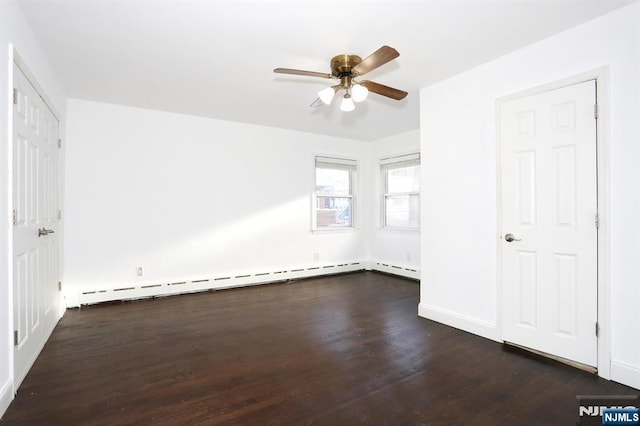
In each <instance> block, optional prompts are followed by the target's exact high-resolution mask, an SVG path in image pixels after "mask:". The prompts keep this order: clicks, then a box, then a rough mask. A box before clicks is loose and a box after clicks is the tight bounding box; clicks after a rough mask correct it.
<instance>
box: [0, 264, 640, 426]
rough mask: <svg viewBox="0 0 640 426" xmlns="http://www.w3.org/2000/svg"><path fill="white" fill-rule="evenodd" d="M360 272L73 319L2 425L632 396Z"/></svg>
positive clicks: (444, 411) (448, 413) (539, 410)
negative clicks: (475, 331)
mask: <svg viewBox="0 0 640 426" xmlns="http://www.w3.org/2000/svg"><path fill="white" fill-rule="evenodd" d="M418 302H419V286H418V284H417V283H416V282H414V281H410V280H405V279H401V278H397V277H392V276H389V275H384V274H379V273H373V272H363V273H354V274H347V275H339V276H332V277H323V278H315V279H308V280H301V281H293V282H288V283H280V284H272V285H263V286H256V287H250V288H241V289H233V290H224V291H216V292H208V293H199V294H191V295H184V296H176V297H168V298H159V299H149V300H143V301H136V302H125V303H117V304H108V305H97V306H91V307H83V308H82V309H79V310H69V311H67V313H66V314H65V316H64V317H63V318H62V320H61V321H60V323H59V325H58V326H57V328H56V329H55V331H54V333H53V335H52V336H51V339H50V340H49V342H48V343H47V345H46V346H45V348H44V350H43V352H42V354H41V356H40V357H39V358H38V360H37V361H36V363H35V365H34V367H33V368H32V370H31V371H30V372H29V374H28V376H27V377H26V379H25V380H24V382H23V384H22V386H21V388H20V389H19V391H18V395H17V397H16V399H15V400H14V401H13V402H12V404H11V406H10V407H9V409H8V410H7V412H6V413H5V416H4V417H3V419H2V422H1V423H2V425H5V424H6V425H13V424H16V425H18V424H19V425H22V424H24V425H37V424H61V425H62V424H64V425H76V424H77V425H114V424H123V425H124V424H154V425H155V424H158V425H176V424H225V423H226V424H247V425H256V424H274V425H275V424H284V425H288V424H295V425H300V424H327V425H337V424H431V425H440V424H443V425H444V424H447V425H448V424H460V425H462V424H464V425H468V424H475V425H483V424H487V425H493V424H498V423H500V424H520V425H527V424H545V425H554V424H559V425H561V424H575V421H576V407H577V405H576V402H575V401H576V395H579V394H588V395H599V394H609V395H611V394H615V395H627V394H633V395H635V394H637V393H638V392H637V391H635V390H633V389H631V388H628V387H625V386H622V385H619V384H616V383H613V382H609V381H606V380H603V379H600V378H598V377H597V376H595V375H591V374H589V373H586V372H583V371H580V370H577V369H574V368H571V367H567V366H564V365H561V364H558V363H555V362H550V361H545V360H541V359H540V358H537V357H533V356H529V355H525V354H522V353H520V352H514V351H510V350H505V348H503V347H502V345H500V344H498V343H495V342H492V341H489V340H486V339H483V338H480V337H477V336H474V335H471V334H468V333H465V332H463V331H460V330H456V329H453V328H450V327H446V326H444V325H441V324H438V323H435V322H432V321H429V320H426V319H423V318H419V317H417V315H416V311H417V305H418Z"/></svg>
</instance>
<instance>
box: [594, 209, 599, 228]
mask: <svg viewBox="0 0 640 426" xmlns="http://www.w3.org/2000/svg"><path fill="white" fill-rule="evenodd" d="M595 223H596V229H598V228H600V215H599V214H598V212H596V217H595Z"/></svg>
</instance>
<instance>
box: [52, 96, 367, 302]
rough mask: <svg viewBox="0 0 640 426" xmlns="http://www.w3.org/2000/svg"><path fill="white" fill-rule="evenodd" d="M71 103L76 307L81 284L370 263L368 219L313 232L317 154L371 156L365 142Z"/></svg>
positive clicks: (70, 254)
mask: <svg viewBox="0 0 640 426" xmlns="http://www.w3.org/2000/svg"><path fill="white" fill-rule="evenodd" d="M67 109H68V117H69V126H68V146H67V168H66V181H67V189H66V190H67V193H66V200H65V215H66V222H67V228H66V240H65V250H66V257H65V259H66V261H65V277H64V287H65V295H66V296H67V297H68V300H67V303H68V304H69V305H75V301H74V295H75V294H77V292H78V291H80V290H91V289H99V288H115V287H122V286H127V285H131V284H144V283H164V282H167V281H172V280H192V279H206V278H210V277H212V276H215V275H217V274H221V273H222V274H225V273H246V272H249V273H251V272H260V270H261V269H266V270H267V271H270V270H273V269H274V268H285V269H286V268H288V267H297V266H306V265H313V264H325V263H335V262H345V261H363V260H366V259H365V257H366V249H365V238H364V233H365V231H364V221H363V220H359V221H358V228H357V229H356V230H355V231H347V232H344V231H343V232H333V233H312V232H311V203H312V193H313V190H314V163H313V161H314V154H329V155H337V156H346V157H352V158H356V159H358V160H359V161H360V165H362V164H363V162H365V160H366V156H367V149H368V147H367V144H366V143H363V142H356V141H352V140H346V139H336V138H329V137H324V136H319V135H312V134H306V133H301V132H295V131H288V130H282V129H275V128H268V127H262V126H252V125H247V124H241V123H233V122H227V121H220V120H213V119H206V118H200V117H193V116H185V115H179V114H173V113H165V112H158V111H151V110H144V109H138V108H130V107H124V106H116V105H109V104H101V103H95V102H88V101H82V100H77V99H71V100H69V102H68V108H67ZM358 185H359V187H358V195H362V194H363V193H364V191H365V189H364V188H366V187H367V186H368V185H369V182H367V181H366V180H365V179H362V178H361V179H359V180H358ZM364 200H366V197H363V199H362V200H360V198H358V201H357V202H358V205H357V207H360V209H358V210H357V211H359V213H356V214H357V215H358V216H357V217H356V220H358V219H362V217H363V216H362V215H363V214H364V209H363V208H362V207H363V206H364ZM314 253H318V254H319V260H318V261H317V262H316V261H314V257H313V254H314ZM138 265H141V266H143V267H144V275H143V277H137V276H136V266H138Z"/></svg>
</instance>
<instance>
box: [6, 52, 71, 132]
mask: <svg viewBox="0 0 640 426" xmlns="http://www.w3.org/2000/svg"><path fill="white" fill-rule="evenodd" d="M9 50H10V51H12V52H13V63H15V64H16V65H17V66H18V68H20V70H21V71H22V72H23V73H24V75H25V77H27V80H29V83H31V85H32V86H33V88H34V89H36V92H38V95H39V96H40V98H41V99H42V101H43V102H44V103H45V105H46V106H47V108H49V110H50V111H51V113H52V114H53V116H54V117H55V118H56V120H58V123H59V122H60V121H61V120H60V113H59V112H58V110H57V109H56V107H55V105H54V104H53V102H52V101H51V99H50V98H49V96H47V92H46V91H45V90H44V89H43V88H42V86H41V85H40V84H39V83H38V80H37V79H36V78H35V76H34V75H33V73H32V72H31V70H29V67H28V66H27V64H26V62H25V61H24V60H23V59H22V57H21V56H20V54H19V53H18V51H17V50H16V49H15V47H13V46H9ZM11 84H13V79H11ZM12 110H13V109H12Z"/></svg>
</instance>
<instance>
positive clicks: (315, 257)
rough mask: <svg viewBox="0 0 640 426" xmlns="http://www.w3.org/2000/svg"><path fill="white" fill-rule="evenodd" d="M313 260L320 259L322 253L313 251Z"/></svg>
mask: <svg viewBox="0 0 640 426" xmlns="http://www.w3.org/2000/svg"><path fill="white" fill-rule="evenodd" d="M313 260H320V253H317V252H314V253H313Z"/></svg>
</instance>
